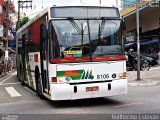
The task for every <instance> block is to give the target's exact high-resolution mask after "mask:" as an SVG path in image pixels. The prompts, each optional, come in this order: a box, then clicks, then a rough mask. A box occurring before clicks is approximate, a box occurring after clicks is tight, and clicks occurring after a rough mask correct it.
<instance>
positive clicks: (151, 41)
mask: <svg viewBox="0 0 160 120" xmlns="http://www.w3.org/2000/svg"><path fill="white" fill-rule="evenodd" d="M156 42H159V40H150V41H146V42H140V45H149V44H153V43H156Z"/></svg>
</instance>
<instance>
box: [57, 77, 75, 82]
mask: <svg viewBox="0 0 160 120" xmlns="http://www.w3.org/2000/svg"><path fill="white" fill-rule="evenodd" d="M71 80H72V79H71V78H70V77H57V81H58V83H68V82H69V81H71Z"/></svg>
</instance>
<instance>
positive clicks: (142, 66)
mask: <svg viewBox="0 0 160 120" xmlns="http://www.w3.org/2000/svg"><path fill="white" fill-rule="evenodd" d="M126 57H127V56H126ZM134 59H135V64H134V65H131V63H130V61H128V60H127V61H126V66H127V70H128V71H134V70H137V56H136V57H135V58H134ZM149 69H150V64H149V62H148V61H147V60H145V59H144V58H143V57H142V56H140V70H141V71H148V70H149Z"/></svg>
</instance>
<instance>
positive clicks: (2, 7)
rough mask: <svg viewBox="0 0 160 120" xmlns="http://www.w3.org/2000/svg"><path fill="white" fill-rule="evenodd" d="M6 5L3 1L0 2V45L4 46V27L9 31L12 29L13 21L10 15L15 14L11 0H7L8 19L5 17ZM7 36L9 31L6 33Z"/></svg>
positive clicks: (5, 37)
mask: <svg viewBox="0 0 160 120" xmlns="http://www.w3.org/2000/svg"><path fill="white" fill-rule="evenodd" d="M6 11H7V5H6V1H5V0H0V45H1V46H4V45H5V44H4V43H6V42H5V40H7V38H8V36H6V33H7V32H6V27H7V25H8V28H9V30H10V29H11V28H12V25H13V20H12V16H11V14H12V13H14V12H15V8H14V5H13V0H8V15H9V16H8V18H7V17H6V15H7V12H6ZM6 19H8V22H6ZM8 35H12V34H10V31H8Z"/></svg>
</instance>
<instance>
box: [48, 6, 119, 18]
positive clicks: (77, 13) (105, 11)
mask: <svg viewBox="0 0 160 120" xmlns="http://www.w3.org/2000/svg"><path fill="white" fill-rule="evenodd" d="M66 17H75V18H95V17H111V18H112V17H113V18H117V17H120V14H119V12H118V9H117V8H114V7H112V8H110V7H96V6H95V7H93V6H92V7H83V6H79V7H74V6H73V7H52V8H51V18H66Z"/></svg>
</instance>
